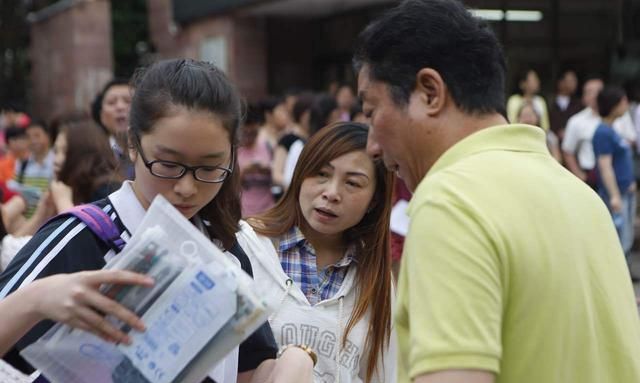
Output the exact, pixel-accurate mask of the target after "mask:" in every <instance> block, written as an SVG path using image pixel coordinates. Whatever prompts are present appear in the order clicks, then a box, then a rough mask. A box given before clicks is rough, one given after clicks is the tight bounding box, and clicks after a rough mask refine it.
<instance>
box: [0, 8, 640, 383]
mask: <svg viewBox="0 0 640 383" xmlns="http://www.w3.org/2000/svg"><path fill="white" fill-rule="evenodd" d="M433 36H439V38H432V37H433ZM354 64H355V65H354V66H355V71H356V74H357V77H358V84H357V94H358V97H356V90H355V88H354V87H352V86H351V85H349V84H344V85H338V86H334V87H332V89H331V90H328V91H327V92H319V93H318V92H312V91H309V90H306V91H289V92H286V93H285V94H283V95H281V96H278V97H269V98H266V99H264V100H262V101H260V102H256V103H244V102H243V101H242V100H243V97H242V96H243V95H240V94H239V93H238V91H237V90H236V88H235V86H234V85H233V83H232V82H231V81H230V80H229V79H228V78H227V77H226V75H225V74H224V73H222V72H221V71H220V70H219V69H218V68H217V67H216V66H214V65H212V64H210V63H206V62H202V61H197V60H191V59H170V60H161V61H158V62H156V63H154V64H152V65H150V66H149V67H147V68H144V69H141V70H139V71H138V72H136V74H135V75H134V76H133V78H132V79H131V80H122V79H114V80H113V81H111V82H109V83H107V84H106V85H105V86H104V88H103V89H102V90H101V92H100V93H99V94H98V95H96V97H95V99H94V100H92V102H91V103H88V104H87V111H88V112H87V113H86V114H82V113H80V114H78V115H73V116H63V117H60V118H57V119H55V121H50V122H45V121H41V120H38V119H37V118H32V117H29V116H28V115H26V114H24V113H20V112H19V111H18V110H17V108H15V107H14V106H11V105H7V106H5V107H4V108H3V110H2V115H0V130H2V131H3V132H4V143H3V148H4V154H3V156H2V158H0V190H1V191H2V196H1V198H2V205H1V209H0V213H1V215H2V216H1V218H2V219H1V220H0V224H1V225H0V229H1V232H0V234H1V235H2V236H3V240H2V247H1V253H0V254H1V256H2V263H1V265H0V267H1V269H0V270H1V271H2V274H0V307H2V310H3V312H4V310H5V308H7V309H8V308H9V307H18V306H20V310H13V311H12V314H11V315H10V316H5V317H3V318H1V319H0V323H2V325H0V328H4V329H6V330H5V331H4V332H3V331H2V330H0V352H8V353H7V355H6V359H7V360H9V361H11V363H13V364H14V365H16V366H19V367H21V368H24V369H28V366H25V365H24V361H22V360H21V359H20V357H19V356H18V354H17V352H18V350H19V349H23V348H24V347H26V346H27V345H29V344H31V343H33V342H34V341H36V340H37V339H38V338H39V337H40V336H41V335H42V334H44V332H45V331H46V330H47V329H48V328H50V327H51V325H52V322H50V321H43V320H44V319H51V320H54V321H57V322H63V323H67V324H70V325H72V326H75V327H79V328H82V329H84V330H87V331H90V332H93V333H94V334H96V335H98V336H100V337H102V338H103V339H105V340H107V341H110V342H123V343H127V342H129V341H130V339H129V336H128V335H127V334H125V333H123V332H122V331H120V330H119V329H116V328H115V327H113V326H112V325H111V324H110V323H109V322H108V321H105V320H104V316H105V315H112V316H114V317H117V318H120V319H121V320H123V321H124V322H126V323H128V324H129V325H130V326H131V327H132V328H135V329H137V330H139V331H144V324H143V323H142V322H141V321H140V319H139V318H137V317H136V316H135V314H134V313H132V312H131V311H129V310H128V309H127V308H125V307H122V306H120V305H119V304H117V303H115V302H112V301H110V300H109V299H107V298H105V297H103V296H101V295H100V294H99V293H98V292H97V289H98V288H99V286H100V285H101V284H103V283H124V284H141V285H150V284H152V283H153V281H152V280H149V279H147V278H143V277H141V276H139V275H135V274H132V273H127V272H118V271H109V272H106V271H93V270H97V269H100V268H102V267H103V266H104V265H105V262H106V259H109V258H111V257H114V256H117V254H115V251H114V249H113V248H111V247H110V246H109V244H107V243H104V242H103V241H101V239H100V238H98V237H96V236H95V235H94V233H92V232H91V230H90V228H88V227H86V226H85V225H84V224H83V223H82V222H81V221H78V220H75V221H72V223H71V224H70V223H69V222H70V221H69V220H68V217H66V216H65V217H63V216H60V215H59V214H61V213H64V212H65V211H68V210H69V209H70V208H73V207H74V206H77V205H80V204H85V203H93V204H95V205H97V206H98V207H100V208H102V209H103V210H104V211H108V212H110V214H111V218H112V220H113V224H114V225H115V227H116V228H117V231H118V233H119V235H120V237H121V238H122V239H123V240H124V241H126V240H127V239H128V238H130V237H131V235H133V234H134V233H135V232H136V229H137V227H138V226H139V224H140V222H141V220H142V218H143V216H144V214H145V211H146V209H147V208H148V207H149V206H150V204H151V201H152V200H153V198H154V197H155V196H156V195H162V196H164V197H165V198H166V199H167V200H168V201H169V202H170V203H171V204H172V205H173V206H174V207H176V209H178V210H179V211H180V213H182V214H183V215H184V216H185V217H186V218H188V219H189V220H190V221H191V222H192V223H193V224H194V226H195V227H196V228H198V230H200V231H201V232H202V233H204V234H205V235H206V236H207V237H208V238H210V239H211V240H212V241H213V242H214V243H215V244H216V245H218V246H219V247H220V248H221V249H222V250H224V251H226V252H227V253H228V254H229V255H230V256H231V257H233V258H234V259H236V260H237V263H238V264H239V265H240V266H241V267H242V269H243V270H245V271H246V272H247V273H248V274H250V275H251V276H252V277H253V278H254V279H255V282H256V286H257V288H258V289H259V290H260V291H262V292H264V295H265V299H267V300H268V301H269V302H270V303H271V304H272V307H274V311H273V312H272V314H271V315H270V317H269V320H268V322H267V323H265V324H264V325H263V326H261V327H260V328H259V329H258V330H257V331H256V332H255V333H254V334H253V335H251V336H250V337H249V338H248V339H247V340H246V341H245V342H243V343H242V344H241V345H240V346H239V347H237V348H236V349H234V351H232V352H231V353H229V354H228V355H227V356H226V357H225V358H224V359H223V360H222V361H221V362H220V363H219V364H218V365H217V366H212V370H211V372H210V374H209V377H208V378H207V379H208V381H214V382H218V383H228V382H235V381H238V382H263V381H277V382H303V381H304V382H311V381H313V382H343V383H344V382H394V381H398V382H402V383H405V382H406V383H408V382H411V381H414V382H435V383H448V382H458V381H465V382H471V383H474V382H475V383H484V382H509V381H518V382H543V381H544V382H578V381H579V382H587V383H589V382H594V383H595V382H602V381H616V382H633V381H638V380H639V379H640V363H639V362H638V358H639V357H640V324H639V323H638V315H637V308H636V306H635V305H634V304H633V303H634V302H635V301H634V300H633V290H632V286H631V278H629V275H630V272H629V268H630V259H631V258H630V254H631V249H632V245H633V242H634V232H635V230H634V225H635V217H636V172H635V168H634V159H635V158H637V157H638V153H639V151H640V142H639V140H638V137H639V135H640V108H639V107H638V105H637V103H635V102H634V101H637V100H635V99H634V97H635V95H633V94H631V95H629V96H630V98H628V96H627V95H626V93H625V91H624V90H623V89H622V88H620V87H617V86H615V85H613V84H607V85H605V82H604V81H603V80H602V79H601V78H597V77H586V78H584V79H583V81H582V91H581V94H582V97H581V99H580V98H578V97H577V93H578V92H577V90H578V85H579V83H580V81H579V80H578V76H577V75H576V73H575V72H574V71H572V70H565V71H563V72H562V73H561V74H560V76H559V78H558V80H557V83H556V93H555V94H554V95H552V96H550V97H547V98H546V100H545V98H544V97H542V96H541V95H540V88H541V87H540V79H539V77H538V74H537V73H536V72H535V71H534V70H527V71H525V72H523V73H522V74H521V75H520V76H518V79H517V80H516V81H515V84H516V86H517V91H516V92H515V93H514V94H513V95H511V96H510V97H507V94H506V93H505V82H506V81H505V76H506V64H505V60H504V56H503V53H502V50H501V48H500V45H499V43H498V41H497V39H496V37H495V35H494V34H493V32H491V29H490V28H489V27H488V26H487V25H486V24H485V23H483V22H481V21H480V20H478V19H476V18H474V17H473V16H471V14H470V13H469V12H468V11H467V10H466V9H465V8H464V6H463V5H462V4H460V3H458V2H454V1H447V0H406V1H403V2H402V3H401V4H400V5H399V6H397V7H395V8H393V9H392V10H390V11H388V12H386V13H384V14H383V15H382V16H381V17H380V18H379V19H377V20H376V21H374V22H372V23H371V24H370V25H369V26H368V27H367V28H366V29H365V30H364V31H363V32H362V33H361V35H360V37H359V40H358V44H357V48H356V50H355V52H354ZM352 85H353V84H352ZM244 96H247V95H244ZM358 99H359V100H358ZM397 176H398V177H397ZM409 200H411V201H410V203H409V205H408V206H409V207H408V210H407V214H408V215H407V216H404V206H406V203H407V202H408V201H409ZM403 203H404V205H403ZM394 206H400V209H401V210H402V212H401V213H402V214H395V212H393V211H394ZM392 212H393V213H392ZM392 217H393V219H392ZM402 220H405V222H404V223H403V222H400V223H398V221H402ZM407 222H410V224H408V223H407ZM403 225H404V227H405V228H404V229H398V228H399V227H403ZM616 234H617V235H616ZM401 255H402V256H401ZM625 260H626V265H625ZM396 290H397V293H396ZM51 291H59V295H58V296H57V297H55V298H54V297H53V296H52V295H51V294H50V292H51ZM56 300H57V301H59V304H58V303H57V302H55V301H56ZM394 307H395V309H394ZM314 334H315V335H314ZM14 344H15V346H14ZM599 347H601V348H602V349H598V348H599ZM278 349H279V350H280V351H278ZM533 361H535V363H533ZM585 366H586V367H585Z"/></svg>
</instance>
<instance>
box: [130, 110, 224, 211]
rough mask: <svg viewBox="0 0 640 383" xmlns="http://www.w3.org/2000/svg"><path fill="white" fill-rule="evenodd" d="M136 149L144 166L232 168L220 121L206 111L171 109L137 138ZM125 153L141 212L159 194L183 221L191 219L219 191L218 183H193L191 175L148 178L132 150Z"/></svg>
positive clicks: (149, 175) (146, 170) (194, 180)
mask: <svg viewBox="0 0 640 383" xmlns="http://www.w3.org/2000/svg"><path fill="white" fill-rule="evenodd" d="M140 147H141V149H142V154H143V155H144V157H145V158H146V160H147V161H148V162H152V161H155V160H161V161H172V162H178V163H181V164H184V165H187V166H210V167H216V166H221V167H225V168H231V167H232V165H231V164H230V162H231V158H232V153H231V141H230V137H229V133H228V132H227V130H226V129H225V128H224V126H223V125H222V121H221V120H220V119H219V118H218V117H217V116H216V115H214V114H212V113H211V112H208V111H198V110H193V109H186V108H184V107H181V106H172V107H171V109H170V111H169V113H168V115H167V116H166V117H163V118H161V119H159V120H157V121H156V122H155V124H154V125H153V127H152V129H151V131H150V132H149V133H146V134H143V135H142V136H141V137H140ZM129 153H130V156H131V160H132V161H133V163H134V166H135V174H136V178H135V180H134V181H133V189H134V191H135V193H136V196H137V197H138V200H139V201H140V203H141V204H142V206H144V208H145V209H146V208H148V207H149V205H150V204H151V201H153V198H154V197H155V196H156V195H157V194H161V195H162V196H163V197H165V198H166V199H167V200H168V201H169V202H170V203H171V204H172V205H173V206H174V207H175V208H176V209H178V210H179V211H180V212H181V213H182V214H183V215H184V216H185V217H186V218H191V217H193V216H194V215H195V214H196V213H197V212H198V211H200V210H201V209H202V208H203V207H205V206H206V205H207V204H208V203H209V202H211V201H212V200H213V199H214V198H215V197H216V195H217V194H218V192H219V191H220V188H221V187H222V183H206V182H202V181H198V180H196V179H195V178H194V174H193V172H191V171H187V172H186V173H185V174H184V175H183V176H182V178H179V179H166V178H160V177H157V176H155V175H153V174H151V172H150V170H149V169H148V168H147V166H146V165H145V164H144V161H143V158H142V155H141V153H139V152H138V150H137V149H136V148H135V147H134V148H132V149H130V152H129Z"/></svg>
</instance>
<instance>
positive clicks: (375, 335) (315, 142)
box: [249, 122, 394, 382]
mask: <svg viewBox="0 0 640 383" xmlns="http://www.w3.org/2000/svg"><path fill="white" fill-rule="evenodd" d="M368 131H369V128H368V127H367V125H364V124H359V123H354V122H341V123H336V124H333V125H330V126H328V127H325V128H323V129H321V130H320V131H319V132H318V133H316V134H315V135H314V136H313V137H312V138H311V139H310V140H309V142H308V143H307V144H306V145H305V147H304V149H303V150H302V153H301V154H300V158H299V160H298V163H297V165H296V168H295V171H294V173H293V178H292V180H291V185H290V187H289V189H288V190H287V192H286V193H285V194H284V196H283V197H282V199H281V200H280V201H279V202H278V204H277V205H276V206H275V207H273V208H272V209H270V210H269V211H267V212H265V213H264V214H262V215H260V216H258V217H254V218H252V219H250V220H249V223H251V224H252V226H254V229H255V230H256V232H258V233H260V234H262V235H265V236H268V237H278V236H281V235H283V234H284V233H286V232H287V231H289V230H290V229H291V228H292V227H294V226H298V227H301V226H302V224H303V222H304V216H303V215H302V211H301V208H300V203H299V196H300V188H301V185H302V182H303V181H304V180H305V179H306V178H308V177H311V176H313V175H315V174H317V173H318V172H319V171H320V170H321V169H322V167H324V166H325V165H327V164H328V163H329V162H330V161H331V160H333V159H335V158H337V157H340V156H342V155H345V154H348V153H351V152H354V151H360V150H365V148H366V145H367V134H368ZM374 164H375V173H376V187H375V192H374V195H373V199H372V203H371V205H370V210H369V211H368V212H367V213H366V214H365V216H364V217H363V218H362V220H361V221H360V222H359V223H358V224H357V225H355V226H353V227H351V228H349V229H347V230H346V231H345V232H344V239H345V241H346V242H347V243H348V244H353V245H355V246H356V256H355V259H356V260H357V264H358V266H357V267H358V272H357V276H356V288H357V289H358V292H359V294H358V298H357V301H356V306H355V308H354V310H353V312H352V314H351V317H350V318H349V322H348V323H347V327H346V331H345V333H344V336H343V338H342V346H343V347H344V346H345V344H346V339H347V335H348V334H349V332H350V331H351V329H352V328H353V327H354V326H355V325H356V323H358V321H359V320H360V319H362V318H363V317H364V316H365V314H366V313H367V311H369V310H370V309H371V310H370V314H371V318H370V321H369V328H368V331H367V339H366V343H365V348H366V349H367V350H369V352H368V353H367V355H368V356H367V373H366V379H365V381H366V382H369V381H371V378H372V377H373V374H374V373H375V372H376V369H377V360H378V357H379V356H380V355H381V353H382V352H383V349H384V347H385V346H386V345H388V343H389V336H390V333H391V254H390V242H389V236H390V233H389V220H390V214H391V197H392V193H393V185H394V176H393V174H392V173H391V172H388V171H387V170H386V169H385V167H384V165H383V164H382V163H381V162H379V161H376V162H375V163H374Z"/></svg>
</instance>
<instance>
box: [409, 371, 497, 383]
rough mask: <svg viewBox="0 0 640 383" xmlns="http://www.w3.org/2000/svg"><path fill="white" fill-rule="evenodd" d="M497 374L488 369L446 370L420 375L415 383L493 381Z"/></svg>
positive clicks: (491, 382)
mask: <svg viewBox="0 0 640 383" xmlns="http://www.w3.org/2000/svg"><path fill="white" fill-rule="evenodd" d="M494 381H495V375H494V374H493V373H491V372H487V371H477V370H446V371H438V372H434V373H430V374H424V375H420V376H418V377H417V378H415V379H414V380H413V382H414V383H493V382H494Z"/></svg>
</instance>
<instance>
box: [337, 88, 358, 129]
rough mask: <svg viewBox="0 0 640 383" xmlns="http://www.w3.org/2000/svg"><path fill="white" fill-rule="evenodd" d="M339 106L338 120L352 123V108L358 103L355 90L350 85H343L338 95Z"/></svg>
mask: <svg viewBox="0 0 640 383" xmlns="http://www.w3.org/2000/svg"><path fill="white" fill-rule="evenodd" d="M336 103H337V104H338V118H339V119H340V121H351V108H353V105H354V104H355V103H356V98H355V96H354V95H353V89H351V87H350V86H349V85H342V86H341V87H340V88H339V89H338V93H337V94H336Z"/></svg>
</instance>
